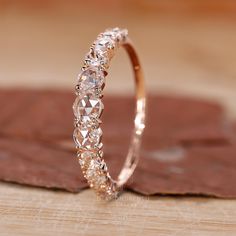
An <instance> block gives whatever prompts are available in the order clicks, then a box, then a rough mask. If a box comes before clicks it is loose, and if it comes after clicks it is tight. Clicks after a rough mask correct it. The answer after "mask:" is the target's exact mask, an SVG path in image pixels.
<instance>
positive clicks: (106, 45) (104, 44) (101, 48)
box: [94, 37, 115, 55]
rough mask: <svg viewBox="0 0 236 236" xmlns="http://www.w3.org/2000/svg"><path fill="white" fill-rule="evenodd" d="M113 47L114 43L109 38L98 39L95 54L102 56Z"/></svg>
mask: <svg viewBox="0 0 236 236" xmlns="http://www.w3.org/2000/svg"><path fill="white" fill-rule="evenodd" d="M114 47H115V42H114V40H112V39H111V38H109V37H102V38H100V39H98V41H97V42H96V43H95V46H94V49H95V53H96V54H98V55H103V54H105V53H107V51H108V50H109V49H113V48H114Z"/></svg>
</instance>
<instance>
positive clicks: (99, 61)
mask: <svg viewBox="0 0 236 236" xmlns="http://www.w3.org/2000/svg"><path fill="white" fill-rule="evenodd" d="M85 63H86V65H87V66H90V67H96V68H98V69H100V70H101V69H103V68H108V66H109V60H108V58H107V57H106V56H103V55H102V56H96V57H93V56H92V55H91V54H88V55H87V56H86V58H85Z"/></svg>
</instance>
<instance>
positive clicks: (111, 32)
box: [103, 28, 128, 41]
mask: <svg viewBox="0 0 236 236" xmlns="http://www.w3.org/2000/svg"><path fill="white" fill-rule="evenodd" d="M103 35H104V36H105V37H111V38H112V39H113V40H116V41H122V40H123V39H125V38H126V37H127V35H128V31H127V30H126V29H119V28H113V29H107V30H106V31H105V32H104V33H103Z"/></svg>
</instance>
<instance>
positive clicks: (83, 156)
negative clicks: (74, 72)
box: [73, 28, 146, 200]
mask: <svg viewBox="0 0 236 236" xmlns="http://www.w3.org/2000/svg"><path fill="white" fill-rule="evenodd" d="M120 46H123V48H125V49H126V51H127V53H128V55H129V57H130V60H131V63H132V67H133V71H134V78H135V91H136V113H135V119H134V129H133V134H132V138H131V142H130V146H129V150H128V154H127V158H126V160H125V163H124V166H123V168H122V170H121V172H120V174H119V176H118V178H117V180H114V179H112V178H111V176H110V174H109V172H108V168H107V166H106V163H105V161H104V158H103V156H104V154H103V151H102V149H103V144H102V142H101V141H102V130H101V127H100V125H101V119H100V117H101V114H102V111H103V109H104V105H103V103H102V100H101V99H102V97H103V89H104V86H105V77H106V76H107V74H108V72H107V71H108V69H109V65H110V61H111V59H112V57H113V56H114V55H115V51H116V50H117V49H118V48H119V47H120ZM76 95H77V97H76V99H75V102H74V104H73V111H74V115H75V122H74V124H75V130H74V134H73V138H74V141H75V144H76V147H77V156H78V159H79V163H80V165H81V169H82V171H83V174H84V177H85V178H86V179H87V181H88V183H89V185H90V187H91V188H93V189H95V191H96V193H97V194H98V195H99V196H100V197H102V198H104V199H107V200H110V199H114V198H116V197H117V196H118V194H119V192H120V190H121V189H122V187H123V185H124V184H125V183H126V182H127V181H128V179H129V178H130V176H131V175H132V174H133V172H134V170H135V168H136V166H137V163H138V160H139V153H140V146H141V140H142V134H143V131H144V128H145V107H146V95H145V85H144V77H143V72H142V68H141V65H140V62H139V59H138V56H137V54H136V52H135V49H134V47H133V45H132V43H131V41H130V39H129V38H128V32H127V30H123V29H119V28H113V29H107V30H106V31H105V32H103V33H101V34H99V36H98V37H97V39H96V40H95V41H94V43H93V44H92V46H91V48H90V51H89V53H88V54H87V55H86V57H85V60H84V65H83V67H82V70H81V73H80V74H79V76H78V81H77V85H76Z"/></svg>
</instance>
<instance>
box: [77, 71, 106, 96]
mask: <svg viewBox="0 0 236 236" xmlns="http://www.w3.org/2000/svg"><path fill="white" fill-rule="evenodd" d="M104 80H105V76H104V73H103V71H100V70H98V69H96V68H88V69H86V70H85V71H83V72H82V73H81V74H80V75H79V77H78V86H79V90H80V92H81V93H85V92H88V91H93V90H95V89H96V88H101V87H102V85H103V83H104Z"/></svg>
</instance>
